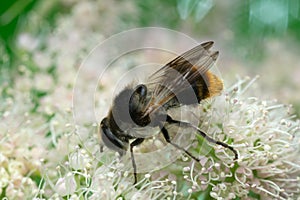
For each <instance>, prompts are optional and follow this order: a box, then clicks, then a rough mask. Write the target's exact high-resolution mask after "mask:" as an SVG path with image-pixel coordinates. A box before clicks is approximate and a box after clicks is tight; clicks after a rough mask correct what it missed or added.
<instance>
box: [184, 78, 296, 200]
mask: <svg viewBox="0 0 300 200" xmlns="http://www.w3.org/2000/svg"><path fill="white" fill-rule="evenodd" d="M253 81H254V79H253V80H247V79H243V80H240V81H239V82H238V83H237V84H235V85H234V86H233V87H232V88H231V89H229V90H227V93H226V94H225V95H222V96H220V97H217V98H216V100H215V101H213V102H212V103H211V104H210V105H209V109H207V105H205V104H202V106H203V116H202V117H201V121H203V122H208V120H209V123H203V126H202V129H204V130H205V129H207V130H208V131H207V132H208V133H209V134H210V135H212V136H213V137H214V138H216V139H218V140H220V141H224V142H226V143H227V144H230V145H232V146H233V147H234V148H236V149H237V150H238V152H239V156H240V158H239V160H238V162H237V163H233V161H232V155H230V151H228V150H226V149H225V150H224V149H221V148H219V147H216V148H215V150H213V151H212V152H210V154H209V156H204V157H202V158H201V162H200V165H199V163H194V162H192V163H191V164H190V165H189V167H186V168H184V170H183V174H184V179H185V180H187V181H189V182H190V184H191V188H192V189H193V190H194V191H205V190H207V189H209V190H210V196H211V197H212V198H215V199H235V198H243V199H249V198H260V199H294V198H296V197H297V196H299V194H300V188H299V187H300V159H299V152H300V148H299V147H300V140H299V139H300V122H299V120H296V121H295V120H294V118H295V116H292V115H290V111H291V107H290V106H289V105H283V104H278V103H277V101H276V100H269V101H262V100H260V99H259V98H257V97H247V94H245V91H246V90H247V89H248V87H250V86H251V84H252V83H253ZM249 90H250V91H249V93H250V92H251V89H249ZM204 108H205V109H204ZM201 144H202V143H201ZM228 154H229V155H228Z"/></svg>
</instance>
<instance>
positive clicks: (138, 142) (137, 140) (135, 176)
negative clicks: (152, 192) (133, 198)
mask: <svg viewBox="0 0 300 200" xmlns="http://www.w3.org/2000/svg"><path fill="white" fill-rule="evenodd" d="M143 141H144V138H137V139H136V140H134V141H133V142H132V143H130V153H131V161H132V167H133V175H134V183H133V185H135V184H136V183H137V173H136V164H135V159H134V155H133V147H134V146H137V145H139V144H141V143H142V142H143Z"/></svg>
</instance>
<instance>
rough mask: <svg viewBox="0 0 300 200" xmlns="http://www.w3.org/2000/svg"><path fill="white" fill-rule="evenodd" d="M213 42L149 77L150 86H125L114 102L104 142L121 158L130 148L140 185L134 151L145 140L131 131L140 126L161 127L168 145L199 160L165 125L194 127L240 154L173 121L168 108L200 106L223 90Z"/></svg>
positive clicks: (102, 129) (103, 124)
mask: <svg viewBox="0 0 300 200" xmlns="http://www.w3.org/2000/svg"><path fill="white" fill-rule="evenodd" d="M212 46H213V41H209V42H205V43H202V44H200V45H198V46H196V47H194V48H192V49H190V50H189V51H187V52H185V53H183V54H182V55H180V56H178V57H176V58H175V59H174V60H172V61H170V62H169V63H167V64H166V65H164V66H163V67H161V68H160V69H159V70H158V71H156V72H154V73H153V74H152V75H150V77H149V83H147V84H139V85H137V86H135V87H133V86H127V87H125V88H124V89H123V90H122V91H121V92H120V93H119V94H118V95H117V96H116V97H115V98H114V100H113V104H112V107H111V109H110V111H109V112H108V115H107V117H105V118H104V119H103V120H102V121H101V123H100V134H101V137H102V141H103V143H104V144H105V145H106V146H107V147H108V148H110V149H112V150H114V151H117V152H119V154H120V155H121V156H122V155H124V154H125V153H126V151H127V150H128V148H129V149H130V153H131V161H132V166H133V171H134V184H136V183H137V167H136V163H135V158H134V153H133V148H134V147H135V146H137V145H139V144H141V143H142V142H143V141H144V140H145V138H143V137H139V136H136V135H134V134H132V133H131V130H132V129H134V128H139V127H147V126H149V127H159V128H160V132H161V133H162V134H163V136H164V138H165V140H166V142H167V143H169V144H171V145H173V146H174V147H175V148H177V149H179V150H181V151H183V152H185V153H186V154H187V155H188V156H190V157H191V158H192V159H194V160H195V161H198V162H199V161H200V160H199V159H198V158H197V157H195V156H194V155H192V154H191V153H190V152H189V151H188V150H186V149H185V148H183V147H181V146H179V145H177V144H176V143H173V142H172V140H171V138H170V136H169V132H168V129H167V128H166V124H175V125H178V126H181V127H188V128H192V129H193V130H195V132H197V134H199V135H200V136H202V137H203V138H205V139H206V140H207V141H208V142H211V143H215V144H217V145H221V146H223V147H225V148H227V149H230V150H231V151H232V152H233V153H234V160H237V159H238V153H237V151H236V150H235V149H234V148H233V147H232V146H229V145H228V144H226V143H223V142H221V141H217V140H214V139H213V138H211V137H210V136H208V135H207V134H206V133H204V132H203V131H201V130H200V129H199V128H198V127H196V126H194V125H192V124H190V123H188V122H183V121H180V120H176V119H173V118H172V117H171V116H170V115H169V114H168V112H167V111H168V109H170V108H176V107H180V106H183V105H192V104H198V103H200V101H201V100H203V99H207V98H210V97H213V96H216V95H218V94H220V93H221V91H222V90H223V82H222V81H221V80H220V79H219V78H218V77H217V76H216V75H214V74H213V73H211V72H210V71H209V69H210V68H211V67H212V65H213V64H214V63H215V61H216V59H217V58H218V55H219V52H218V51H211V50H210V49H211V47H212Z"/></svg>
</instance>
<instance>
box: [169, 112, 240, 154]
mask: <svg viewBox="0 0 300 200" xmlns="http://www.w3.org/2000/svg"><path fill="white" fill-rule="evenodd" d="M166 121H167V122H168V123H169V124H178V125H182V126H186V127H190V128H193V129H195V130H196V131H197V133H198V134H199V135H201V136H202V137H203V138H204V139H206V140H207V141H208V142H211V143H215V144H217V145H220V146H223V147H224V148H227V149H230V150H231V151H232V152H233V153H234V160H237V159H238V152H237V151H236V149H234V148H233V147H232V146H230V145H228V144H226V143H224V142H221V141H218V140H215V139H213V138H211V137H209V136H208V135H207V134H206V133H204V132H203V131H201V130H200V129H199V128H198V127H195V126H193V125H192V124H190V123H187V122H182V121H178V120H174V119H172V118H171V117H170V116H169V115H168V116H167V120H166ZM173 146H174V145H173ZM188 155H190V154H188ZM191 157H192V156H191ZM192 158H193V157H192ZM193 159H194V158H193Z"/></svg>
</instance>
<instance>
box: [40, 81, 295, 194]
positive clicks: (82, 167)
mask: <svg viewBox="0 0 300 200" xmlns="http://www.w3.org/2000/svg"><path fill="white" fill-rule="evenodd" d="M254 80H255V79H253V80H249V79H243V80H239V81H238V82H237V83H236V84H235V85H233V86H232V87H231V88H229V89H228V90H227V91H226V92H225V93H224V94H223V95H221V96H220V97H217V98H215V100H213V101H206V102H203V103H201V104H200V106H199V109H200V111H201V112H200V113H201V116H199V118H200V122H202V123H201V124H200V128H201V129H202V130H204V131H206V132H207V134H209V135H210V136H212V137H214V138H215V139H218V140H220V141H224V142H226V143H227V144H229V145H232V146H233V147H234V148H235V149H237V151H238V152H239V156H240V157H239V160H238V161H237V162H236V163H234V162H233V155H231V152H230V151H228V150H227V149H224V148H220V147H218V146H216V145H213V144H208V143H207V142H206V141H205V140H203V138H200V137H199V138H196V139H195V140H194V142H193V144H192V145H191V147H190V151H192V152H193V153H194V154H196V155H197V153H198V155H199V156H198V157H199V159H200V162H199V163H197V162H195V161H194V160H192V159H190V158H189V157H187V156H186V155H184V154H183V155H182V157H181V158H179V159H178V160H176V161H175V162H174V163H172V164H170V165H169V166H167V167H164V168H163V169H160V170H157V171H155V172H149V173H146V174H139V179H138V180H139V182H138V184H137V186H134V185H133V184H132V183H133V177H132V168H128V169H127V168H126V170H124V163H122V160H120V159H119V158H118V156H114V155H112V154H111V152H109V151H106V150H105V151H104V152H102V153H101V152H100V150H99V149H100V148H99V141H98V140H97V138H96V137H94V136H93V134H95V130H90V131H91V132H92V134H91V135H90V136H89V137H86V138H85V139H84V140H78V141H81V143H80V144H79V145H78V146H76V147H73V150H71V151H70V152H69V156H68V157H67V160H66V162H65V163H64V164H62V165H60V167H58V172H57V173H56V175H54V176H51V177H50V176H46V177H45V179H46V183H45V185H44V186H43V187H44V188H42V191H43V190H47V188H48V191H50V192H49V193H48V197H52V198H55V197H57V198H59V197H67V198H68V199H76V198H79V199H80V198H86V199H141V198H145V199H195V198H198V199H207V198H213V199H257V198H260V199H294V198H296V197H297V196H298V195H299V194H300V178H299V177H300V160H299V158H298V154H299V146H300V145H299V142H300V140H299V139H300V135H299V133H300V129H299V126H300V123H299V120H295V119H294V118H295V116H293V115H291V113H290V112H291V107H290V106H288V105H283V104H279V103H278V102H277V101H275V100H267V101H266V100H260V99H259V98H257V97H251V96H250V97H248V96H247V94H246V93H245V92H248V93H250V92H251V87H252V84H253V82H254ZM247 90H248V91H247ZM205 122H207V123H205ZM81 131H84V129H81V128H78V132H77V136H78V135H83V134H82V133H80V132H81ZM85 131H86V130H85ZM154 143H155V142H154ZM154 143H153V144H154ZM143 145H144V144H141V146H140V147H137V149H136V151H141V152H144V151H146V150H147V149H148V150H149V147H144V146H143ZM145 145H149V144H147V143H145ZM100 157H104V158H109V159H110V162H102V161H103V160H101V159H99V158H100ZM145 159H147V158H145ZM157 159H163V158H157ZM47 177H48V178H47ZM49 188H50V190H49Z"/></svg>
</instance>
